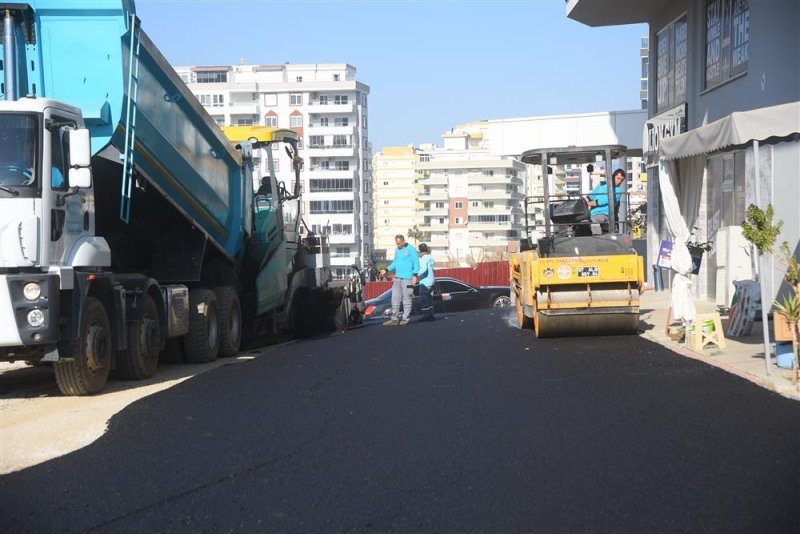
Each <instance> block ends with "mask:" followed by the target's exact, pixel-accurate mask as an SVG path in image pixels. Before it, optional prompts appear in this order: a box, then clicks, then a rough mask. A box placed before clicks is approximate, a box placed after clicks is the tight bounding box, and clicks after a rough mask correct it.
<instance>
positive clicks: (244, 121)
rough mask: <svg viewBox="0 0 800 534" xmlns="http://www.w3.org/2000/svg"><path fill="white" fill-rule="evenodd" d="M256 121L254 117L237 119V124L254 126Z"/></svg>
mask: <svg viewBox="0 0 800 534" xmlns="http://www.w3.org/2000/svg"><path fill="white" fill-rule="evenodd" d="M255 123H256V121H255V120H254V119H236V126H253V125H255Z"/></svg>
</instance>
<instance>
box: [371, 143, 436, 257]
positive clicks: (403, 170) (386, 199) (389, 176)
mask: <svg viewBox="0 0 800 534" xmlns="http://www.w3.org/2000/svg"><path fill="white" fill-rule="evenodd" d="M424 159H427V156H426V153H425V152H423V151H421V150H420V149H419V148H416V147H413V146H407V147H386V148H384V149H383V150H381V151H380V152H378V153H377V154H375V155H374V156H373V164H372V180H373V188H372V220H373V221H375V225H374V231H373V234H372V242H373V257H374V259H375V261H383V260H385V259H387V258H392V257H393V255H394V253H393V251H394V249H395V241H394V236H396V235H397V234H402V235H404V236H406V238H408V239H409V240H410V241H412V242H413V238H409V229H411V228H413V227H414V225H419V221H418V220H417V217H416V208H417V199H416V187H417V185H416V181H417V177H418V174H417V173H418V167H419V163H420V161H421V160H424Z"/></svg>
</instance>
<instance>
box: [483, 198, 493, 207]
mask: <svg viewBox="0 0 800 534" xmlns="http://www.w3.org/2000/svg"><path fill="white" fill-rule="evenodd" d="M483 207H484V208H493V207H494V200H486V201H484V203H483Z"/></svg>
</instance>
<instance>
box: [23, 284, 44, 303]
mask: <svg viewBox="0 0 800 534" xmlns="http://www.w3.org/2000/svg"><path fill="white" fill-rule="evenodd" d="M22 295H23V296H24V297H25V298H26V299H28V300H36V299H38V298H39V297H41V296H42V288H41V287H40V286H39V284H38V283H36V282H28V283H27V284H25V287H23V288H22Z"/></svg>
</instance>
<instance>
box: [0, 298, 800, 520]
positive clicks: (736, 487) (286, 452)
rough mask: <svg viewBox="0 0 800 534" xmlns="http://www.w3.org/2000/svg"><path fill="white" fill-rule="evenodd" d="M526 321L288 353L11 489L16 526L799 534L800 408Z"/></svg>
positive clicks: (22, 478)
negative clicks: (554, 334)
mask: <svg viewBox="0 0 800 534" xmlns="http://www.w3.org/2000/svg"><path fill="white" fill-rule="evenodd" d="M510 315H511V312H510V311H509V310H501V311H498V310H487V311H480V312H467V313H461V314H450V315H448V316H447V317H446V318H445V317H440V320H438V321H435V322H431V323H414V324H412V325H410V326H407V327H402V328H401V327H393V328H389V327H382V326H370V327H366V328H362V329H359V330H355V331H351V332H347V333H345V334H337V335H332V336H325V337H320V338H315V339H310V340H303V341H300V342H297V343H294V344H289V345H285V346H283V347H280V348H279V349H277V350H274V351H272V352H269V353H267V354H266V355H264V356H262V357H259V358H256V359H254V360H251V361H248V362H245V363H240V364H237V365H230V366H224V367H220V368H218V369H215V370H213V371H212V372H209V373H205V374H203V375H200V376H197V377H195V378H193V379H190V380H187V381H185V382H183V383H181V384H178V385H176V386H174V387H172V388H170V389H167V390H164V391H162V392H160V393H157V394H154V395H151V396H148V397H146V398H144V399H142V400H140V401H138V402H136V403H134V404H132V405H131V406H129V407H128V408H126V409H125V410H124V411H122V412H121V413H119V414H118V415H116V416H115V417H114V418H113V419H112V421H111V423H110V425H109V429H108V431H107V432H106V434H105V435H103V437H102V438H100V439H99V440H97V441H96V442H94V443H93V444H91V445H90V446H88V447H85V448H83V449H81V450H78V451H76V452H74V453H71V454H69V455H67V456H64V457H61V458H58V459H55V460H52V461H49V462H46V463H44V464H40V465H38V466H35V467H31V468H28V469H25V470H22V471H19V472H16V473H12V474H9V475H5V476H3V477H1V478H0V525H2V530H3V531H4V532H57V531H70V532H74V531H82V532H86V531H90V532H91V531H103V532H127V531H139V532H143V531H148V532H167V531H169V532H179V531H187V532H189V531H191V532H204V531H205V532H207V531H214V532H218V531H247V532H251V531H281V532H283V531H289V532H341V531H358V532H362V531H381V532H388V531H393V532H481V531H490V532H521V531H525V532H536V531H544V532H564V531H569V532H575V531H588V530H591V531H614V532H619V531H626V532H627V531H648V532H656V531H671V532H674V531H717V532H719V531H725V532H733V531H737V532H739V531H758V532H795V533H796V532H800V506H798V503H800V459H799V456H798V455H799V454H800V432H798V422H800V404H798V403H797V402H794V401H791V400H788V399H785V398H783V397H780V396H779V395H777V394H775V393H771V392H769V391H766V390H763V389H761V388H759V387H757V386H755V385H754V384H752V383H750V382H748V381H746V380H743V379H740V378H738V377H736V376H732V375H729V374H727V373H725V372H723V371H721V370H719V369H716V368H713V367H710V366H707V365H705V364H703V363H702V362H698V361H694V360H689V359H686V358H683V357H681V356H678V355H676V354H674V353H672V352H671V351H669V350H668V349H666V348H664V347H662V346H660V345H657V344H654V343H652V342H650V341H647V340H645V339H643V338H640V337H636V336H609V337H584V338H578V337H576V338H569V339H564V338H561V339H547V340H537V339H535V337H534V336H533V333H532V332H530V331H520V330H518V329H516V328H515V327H513V326H512V325H511V323H512V321H511V320H510Z"/></svg>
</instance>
